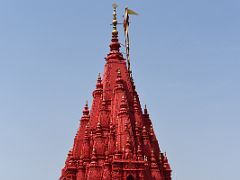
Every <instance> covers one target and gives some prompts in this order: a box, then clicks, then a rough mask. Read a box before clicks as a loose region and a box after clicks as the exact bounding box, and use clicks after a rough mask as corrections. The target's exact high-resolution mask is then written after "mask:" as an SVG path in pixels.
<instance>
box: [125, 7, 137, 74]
mask: <svg viewBox="0 0 240 180" xmlns="http://www.w3.org/2000/svg"><path fill="white" fill-rule="evenodd" d="M129 14H131V15H138V13H136V12H135V11H133V10H131V9H128V8H125V14H124V22H123V26H124V34H125V46H126V55H127V62H128V70H129V71H130V57H129V36H128V27H129Z"/></svg>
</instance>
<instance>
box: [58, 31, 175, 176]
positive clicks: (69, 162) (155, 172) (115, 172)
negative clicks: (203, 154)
mask: <svg viewBox="0 0 240 180" xmlns="http://www.w3.org/2000/svg"><path fill="white" fill-rule="evenodd" d="M119 48H120V43H119V42H118V35H117V33H116V32H113V34H112V40H111V44H110V53H109V54H108V55H107V57H106V58H105V59H106V64H105V69H104V74H103V79H101V76H100V75H99V76H98V79H97V84H96V89H95V90H94V91H93V101H92V107H91V110H90V112H89V108H88V104H87V103H86V105H85V107H84V110H83V116H82V118H81V120H80V127H79V129H78V131H77V134H76V137H75V139H74V145H73V148H72V150H71V151H70V152H69V154H68V156H67V159H66V162H65V166H64V168H63V169H62V174H61V177H60V180H111V179H114V180H120V179H121V180H122V179H128V180H134V179H135V180H136V179H139V180H154V179H155V180H171V168H170V165H169V163H168V159H167V156H166V154H163V153H161V151H160V148H159V145H158V141H157V138H156V136H155V133H154V130H153V126H152V123H151V120H150V117H149V114H148V111H147V108H146V107H145V108H144V111H143V112H142V108H141V104H140V101H139V97H138V93H137V91H136V89H135V85H134V82H133V78H132V76H131V73H130V72H129V71H128V69H127V65H126V61H125V59H124V58H123V55H122V54H121V53H120V51H119Z"/></svg>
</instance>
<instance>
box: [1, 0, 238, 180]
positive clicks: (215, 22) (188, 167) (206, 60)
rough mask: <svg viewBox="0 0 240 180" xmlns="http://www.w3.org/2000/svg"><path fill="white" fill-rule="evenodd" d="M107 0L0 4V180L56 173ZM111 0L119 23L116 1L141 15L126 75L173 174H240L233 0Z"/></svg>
mask: <svg viewBox="0 0 240 180" xmlns="http://www.w3.org/2000/svg"><path fill="white" fill-rule="evenodd" d="M113 2H114V1H110V0H105V1H92V0H89V1H80V0H70V1H66V0H41V1H32V0H21V1H19V0H0V27H1V28H0V123H1V125H0V172H1V173H0V179H5V180H13V179H25V180H32V179H34V180H43V179H44V180H53V179H57V178H58V177H59V175H60V170H61V168H62V167H63V165H64V161H65V158H66V155H67V152H68V150H69V149H70V147H71V146H72V144H73V138H74V136H75V133H76V130H77V128H78V126H79V119H80V116H81V113H82V112H81V111H82V108H83V105H84V102H85V101H86V100H89V101H91V100H92V97H91V93H92V91H93V90H94V87H95V83H96V79H97V74H98V72H101V73H102V72H103V66H104V57H105V56H106V54H107V53H108V51H109V47H108V45H109V42H110V38H111V26H110V25H109V24H110V23H111V19H112V8H111V4H112V3H113ZM116 2H117V3H118V5H119V10H118V18H119V21H121V20H122V15H123V11H124V7H125V6H128V7H130V8H132V9H134V10H136V11H137V12H138V13H139V14H140V15H139V16H137V17H132V19H131V25H130V39H131V59H132V68H133V74H134V79H135V83H136V86H137V90H138V93H139V94H140V99H141V102H142V105H143V104H145V103H146V104H147V105H148V108H149V112H150V115H151V119H152V121H153V124H154V129H155V131H156V134H157V137H158V140H159V143H160V146H161V149H162V151H167V154H168V156H169V161H170V163H171V166H172V169H173V180H202V179H207V180H213V179H218V180H228V179H240V174H239V172H238V171H239V162H240V155H239V152H240V141H239V137H240V132H239V129H240V122H239V120H240V94H239V92H240V83H239V78H240V71H239V69H240V35H239V32H240V23H239V19H240V11H239V9H240V1H238V0H201V1H196V0H195V1H194V0H181V1H179V0H170V1H166V0H152V1H126V0H122V1H116ZM119 32H120V40H121V42H124V40H123V29H122V27H119ZM122 51H124V49H122Z"/></svg>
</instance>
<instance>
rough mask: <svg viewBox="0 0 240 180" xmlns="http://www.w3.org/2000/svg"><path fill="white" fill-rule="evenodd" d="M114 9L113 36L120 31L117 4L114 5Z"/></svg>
mask: <svg viewBox="0 0 240 180" xmlns="http://www.w3.org/2000/svg"><path fill="white" fill-rule="evenodd" d="M112 7H113V20H112V25H113V30H112V33H113V34H118V31H117V24H118V22H117V7H118V5H117V4H116V3H113V5H112Z"/></svg>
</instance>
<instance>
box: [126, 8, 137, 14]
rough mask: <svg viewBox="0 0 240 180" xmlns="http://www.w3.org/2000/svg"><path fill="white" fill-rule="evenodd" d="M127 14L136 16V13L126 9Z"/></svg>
mask: <svg viewBox="0 0 240 180" xmlns="http://www.w3.org/2000/svg"><path fill="white" fill-rule="evenodd" d="M127 13H128V14H133V15H138V13H137V12H135V11H133V10H131V9H127Z"/></svg>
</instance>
